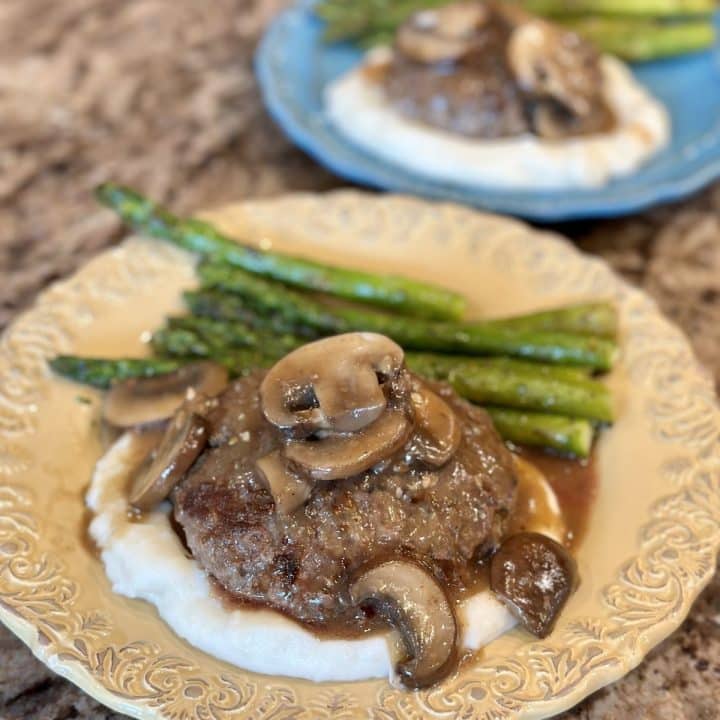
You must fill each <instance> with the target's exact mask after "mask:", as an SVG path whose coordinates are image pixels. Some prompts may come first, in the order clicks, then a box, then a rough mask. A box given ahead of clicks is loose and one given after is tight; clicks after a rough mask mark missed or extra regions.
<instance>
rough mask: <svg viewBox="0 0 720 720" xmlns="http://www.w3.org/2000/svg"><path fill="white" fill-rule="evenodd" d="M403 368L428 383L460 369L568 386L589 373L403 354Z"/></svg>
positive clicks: (560, 367) (496, 360)
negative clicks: (535, 378)
mask: <svg viewBox="0 0 720 720" xmlns="http://www.w3.org/2000/svg"><path fill="white" fill-rule="evenodd" d="M405 360H406V363H407V366H408V367H409V368H410V370H412V371H413V372H416V373H418V375H424V376H425V377H427V378H430V379H431V380H447V379H448V377H449V376H450V374H451V373H452V372H453V371H455V370H456V369H457V368H458V367H460V366H468V365H469V366H471V367H473V366H474V367H490V368H492V369H493V370H496V371H505V372H510V373H516V372H533V373H535V374H537V375H539V376H541V377H546V378H550V379H554V380H562V381H569V382H572V381H574V380H581V381H582V380H588V379H589V378H590V377H591V373H590V370H589V369H588V368H583V367H567V366H564V365H546V364H543V363H536V362H527V361H525V360H515V359H514V358H504V357H495V358H476V357H469V356H466V355H442V354H440V353H419V352H409V353H405Z"/></svg>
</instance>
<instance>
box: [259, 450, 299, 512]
mask: <svg viewBox="0 0 720 720" xmlns="http://www.w3.org/2000/svg"><path fill="white" fill-rule="evenodd" d="M255 467H256V468H257V469H258V471H259V472H260V473H261V474H262V476H263V478H264V479H265V482H266V483H267V485H268V489H269V490H270V494H271V495H272V497H273V500H274V501H275V510H276V511H277V512H278V513H280V514H281V515H289V514H290V513H292V512H293V511H295V510H297V509H298V508H299V507H300V506H301V505H304V504H305V501H306V500H307V499H308V498H309V497H310V493H311V492H312V485H311V484H310V483H309V482H307V480H303V479H302V478H300V477H298V476H297V475H296V474H295V473H293V472H292V471H291V470H290V468H288V465H287V462H286V461H285V460H284V459H283V457H282V454H281V453H280V451H278V450H276V451H275V452H273V453H270V454H269V455H265V456H264V457H261V458H260V459H259V460H258V461H257V462H256V463H255Z"/></svg>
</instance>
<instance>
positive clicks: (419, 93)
mask: <svg viewBox="0 0 720 720" xmlns="http://www.w3.org/2000/svg"><path fill="white" fill-rule="evenodd" d="M713 10H714V4H713V2H712V1H711V0H698V1H697V2H683V1H674V2H656V1H654V0H649V1H648V2H643V3H637V2H632V0H628V2H626V3H622V2H610V3H608V2H606V0H587V1H585V2H578V3H567V2H558V1H557V0H550V1H549V2H533V1H532V0H526V1H525V2H500V1H497V2H491V1H489V0H488V1H484V2H480V1H478V0H476V1H473V2H453V3H447V2H446V1H445V2H443V0H440V1H438V0H410V1H409V2H403V3H388V2H385V1H384V0H375V1H372V0H360V2H357V3H345V2H342V0H323V1H322V2H319V3H318V5H317V6H316V12H317V13H318V14H319V15H320V16H321V17H322V18H323V19H324V20H325V21H326V36H327V38H328V39H329V40H337V39H349V40H359V41H361V42H363V43H364V44H366V45H368V46H372V49H371V50H369V51H368V53H367V54H366V56H365V58H364V60H363V61H362V62H361V63H360V64H359V66H357V67H355V68H354V69H352V70H350V71H349V72H347V73H345V74H343V75H342V76H341V77H339V78H338V79H336V80H334V81H333V82H332V83H330V84H329V86H328V87H327V88H326V89H325V109H326V113H327V117H328V118H329V120H330V122H331V123H332V125H333V126H334V127H335V128H336V129H337V130H338V131H339V132H340V133H341V134H342V135H343V136H345V137H346V138H347V139H348V140H350V141H351V142H352V143H353V144H355V145H357V146H358V147H360V148H362V149H363V150H365V151H367V152H368V153H370V154H372V155H374V156H376V157H378V158H380V159H382V160H385V161H387V162H389V163H392V164H394V165H396V166H400V167H402V168H405V169H407V170H410V171H413V172H415V173H418V174H420V175H423V176H426V177H429V178H432V179H435V180H442V181H446V182H451V183H454V184H460V185H471V186H483V187H496V188H507V189H512V188H526V189H536V190H537V189H559V188H584V187H599V186H603V185H606V184H607V183H609V182H610V181H611V180H612V179H613V178H619V177H623V176H627V175H630V174H632V173H633V172H634V171H636V170H637V169H638V168H639V167H640V166H642V165H643V164H645V163H647V162H648V161H649V160H650V159H651V158H653V157H654V156H656V155H657V154H658V153H659V152H660V151H661V150H662V149H663V148H664V147H665V146H666V145H667V144H668V142H669V139H670V135H671V124H670V116H669V114H668V112H667V110H666V108H665V107H663V105H662V103H661V102H659V101H658V100H657V99H656V98H654V97H652V95H651V94H650V93H649V92H648V91H647V90H646V88H645V87H643V85H642V84H641V83H640V82H639V81H638V80H637V78H636V77H635V76H634V75H633V73H632V72H631V71H630V69H629V68H628V67H627V66H626V65H625V64H624V62H623V61H622V60H621V59H620V58H619V57H617V55H618V54H620V55H623V56H624V57H626V58H630V59H636V60H637V59H640V60H643V59H648V58H651V57H657V56H665V55H673V54H680V53H683V52H687V51H693V50H699V49H705V48H707V47H708V46H710V45H712V43H713V37H714V33H713V25H712V19H711V13H712V12H713ZM531 11H535V12H538V13H541V14H543V15H546V16H548V17H538V16H537V15H534V14H532V13H531ZM588 12H597V13H599V15H598V17H595V18H592V19H588V18H587V13H588ZM653 15H657V16H660V17H659V18H654V17H653Z"/></svg>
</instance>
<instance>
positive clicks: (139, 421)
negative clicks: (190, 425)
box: [103, 362, 228, 428]
mask: <svg viewBox="0 0 720 720" xmlns="http://www.w3.org/2000/svg"><path fill="white" fill-rule="evenodd" d="M227 383H228V374H227V370H225V368H223V367H222V366H220V365H217V364H215V363H212V362H199V363H192V364H190V365H184V366H183V367H181V368H179V369H177V370H175V371H174V372H171V373H167V374H165V375H157V376H156V377H150V378H133V379H131V380H124V381H123V382H119V383H117V384H116V385H113V387H112V388H111V389H110V390H109V391H108V393H107V395H106V397H105V403H104V405H103V419H104V420H106V421H107V422H108V423H110V424H111V425H114V426H115V427H119V428H129V427H134V426H137V425H149V424H152V423H157V422H163V421H165V420H167V419H168V418H169V417H170V416H171V415H172V414H173V413H174V412H175V411H176V410H177V409H178V408H179V407H180V405H182V403H183V401H184V400H186V399H187V398H188V397H189V398H190V399H192V398H193V397H195V396H196V395H197V394H203V395H208V396H212V395H217V394H218V393H220V392H221V391H222V390H223V389H224V387H225V386H226V385H227Z"/></svg>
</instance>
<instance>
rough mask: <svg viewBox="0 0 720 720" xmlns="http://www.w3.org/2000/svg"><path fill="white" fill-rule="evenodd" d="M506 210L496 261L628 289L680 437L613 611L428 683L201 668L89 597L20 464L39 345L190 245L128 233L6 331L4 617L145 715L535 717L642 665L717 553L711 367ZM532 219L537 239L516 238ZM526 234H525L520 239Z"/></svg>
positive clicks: (632, 369) (667, 427)
mask: <svg viewBox="0 0 720 720" xmlns="http://www.w3.org/2000/svg"><path fill="white" fill-rule="evenodd" d="M279 203H281V204H282V205H283V212H282V213H278V215H282V216H283V217H285V218H287V222H292V223H293V225H294V226H295V227H296V228H298V227H301V228H304V229H306V230H310V229H312V228H313V227H317V226H318V222H322V225H323V227H325V228H326V230H327V227H333V226H334V227H351V228H352V227H356V228H357V229H358V232H360V231H362V232H366V229H367V223H365V220H367V217H368V207H370V206H371V207H372V209H373V210H375V211H380V212H375V213H374V214H373V217H374V220H373V222H379V223H381V224H382V223H385V225H386V226H387V227H386V229H385V232H386V233H393V232H395V233H396V234H397V235H398V238H396V240H397V241H401V240H400V239H399V238H400V235H402V237H403V238H404V239H403V240H402V241H403V242H411V241H410V240H408V239H407V237H408V235H410V233H408V232H407V223H408V222H411V223H418V222H419V223H422V222H425V223H432V222H439V223H440V224H441V225H442V224H443V223H447V222H450V223H451V224H452V223H454V225H455V227H456V229H458V230H459V232H460V235H459V236H458V237H456V238H455V242H459V243H463V244H464V245H465V246H466V247H465V252H466V253H467V254H468V255H470V256H475V257H477V253H478V248H479V244H478V243H476V242H475V240H474V239H473V238H474V234H475V233H474V232H473V228H474V227H476V226H477V228H480V227H487V223H488V222H495V221H497V222H499V221H498V220H497V219H496V218H492V217H491V216H485V215H482V214H480V213H476V212H473V211H470V210H467V209H463V208H458V207H455V206H451V205H445V204H432V203H426V202H421V201H418V200H415V199H411V198H405V197H402V196H385V197H380V198H377V197H370V196H367V195H362V194H360V193H353V192H339V193H332V194H330V195H325V196H311V195H293V196H287V197H284V198H280V199H278V200H272V201H267V202H264V203H263V202H259V203H251V204H247V205H245V206H243V207H244V208H252V209H255V210H258V211H259V212H260V214H262V212H263V211H264V209H265V210H268V208H271V209H272V211H273V212H276V211H277V207H278V204H279ZM268 212H269V210H268ZM320 215H322V220H321V221H320V220H319V219H318V218H319V216H320ZM410 217H412V218H413V219H412V220H408V218H410ZM398 218H400V219H401V220H398ZM504 222H505V221H502V223H504ZM353 223H354V225H353ZM502 223H501V224H502ZM483 224H484V225H483ZM396 225H397V227H395V226H396ZM394 227H395V229H393V228H394ZM505 227H506V228H507V232H504V233H499V234H498V236H497V238H496V240H495V241H494V242H488V243H480V245H484V247H483V252H484V254H485V258H486V260H488V261H492V262H493V263H494V264H495V266H497V267H505V266H506V265H507V264H508V263H517V262H520V263H522V265H523V267H524V268H526V269H527V271H528V272H529V273H531V274H532V276H533V278H534V281H537V282H540V283H543V284H547V283H551V284H553V283H554V284H555V285H557V284H560V285H563V286H567V287H569V288H578V287H581V288H583V289H585V290H588V291H592V292H595V293H597V294H598V295H605V296H609V297H612V298H614V299H615V300H616V301H617V302H618V305H619V307H620V309H621V313H622V321H623V327H624V331H625V334H626V337H627V338H629V339H631V340H636V341H637V342H629V343H628V345H627V349H626V352H625V360H624V361H625V364H626V366H627V369H628V373H629V376H630V378H631V380H632V381H633V382H637V383H640V384H643V386H644V387H647V388H649V389H650V391H651V397H652V401H651V402H648V403H647V407H646V408H645V412H646V420H647V422H648V423H650V424H651V426H652V429H653V434H654V436H655V437H656V438H657V439H658V441H659V442H662V443H666V444H667V445H668V446H670V447H672V457H671V459H670V460H668V461H667V462H665V463H664V465H663V469H662V473H663V477H664V481H665V482H666V483H667V484H668V486H671V487H672V488H673V492H672V493H669V494H666V495H665V496H663V497H661V498H659V499H658V500H656V501H655V502H654V504H653V505H652V508H651V511H650V515H649V516H648V517H647V519H646V521H645V522H644V525H643V527H642V530H641V533H640V537H639V541H638V547H637V548H636V552H635V554H634V555H633V556H631V557H628V558H627V559H626V561H625V562H624V563H623V564H622V566H621V567H620V568H619V572H618V573H617V576H616V577H615V578H614V579H613V581H612V582H611V583H610V584H609V585H607V586H606V587H605V588H604V589H603V590H602V596H603V608H604V611H603V613H601V614H598V615H597V616H594V617H583V618H579V619H574V620H573V621H572V622H566V623H564V624H563V623H561V625H560V627H559V628H558V630H557V631H556V632H555V633H553V635H551V636H550V638H548V639H546V640H544V641H536V642H530V643H527V644H525V645H523V646H522V647H521V648H520V649H519V650H518V651H517V652H516V653H515V654H514V655H513V656H512V657H508V658H502V659H501V660H500V661H498V659H497V658H493V657H492V656H489V657H487V658H484V659H482V660H480V661H479V662H478V663H477V664H476V665H473V666H472V667H471V668H469V669H468V670H466V671H463V672H461V673H459V674H457V675H456V676H454V677H452V678H450V679H448V681H447V682H445V683H443V684H442V685H440V686H438V687H436V688H433V689H430V690H428V691H423V692H419V693H403V692H398V691H395V690H393V689H392V688H391V687H390V686H388V685H387V683H384V682H376V683H372V684H370V685H368V684H356V685H350V684H345V685H342V686H338V688H337V689H333V686H330V685H326V684H322V685H317V686H312V684H309V683H303V682H302V681H294V680H292V679H289V678H273V679H271V680H268V679H267V678H263V677H260V676H257V675H252V674H250V673H247V672H243V671H242V670H239V669H234V668H230V667H228V668H227V671H223V672H220V673H215V674H207V673H203V669H202V667H200V665H198V663H197V662H195V661H194V660H191V659H188V658H187V657H181V656H178V655H177V654H168V653H167V652H165V651H164V650H163V648H162V647H160V645H159V644H157V643H153V642H148V641H141V640H137V641H134V642H129V643H127V642H120V641H118V639H117V637H116V635H115V634H114V633H115V632H116V628H114V627H113V621H112V619H111V618H110V617H108V615H107V614H106V613H105V612H104V611H103V610H100V609H96V610H88V609H86V608H81V607H80V606H79V605H80V604H79V603H78V598H79V595H80V593H81V588H80V587H79V585H78V583H77V582H76V581H75V580H74V579H73V578H72V577H71V573H70V572H69V569H68V567H67V566H66V563H65V562H64V561H63V559H62V557H61V555H60V553H59V552H57V551H56V550H55V549H53V548H52V547H50V546H48V543H47V542H46V541H44V540H43V520H42V519H41V518H40V517H39V516H37V514H36V512H35V510H34V502H35V499H34V497H33V492H32V490H31V489H30V488H29V487H28V486H27V485H26V484H24V483H23V476H24V475H25V474H27V473H28V471H31V470H32V469H33V456H32V452H31V450H30V449H29V447H28V440H29V439H30V438H32V435H33V433H34V432H35V429H36V417H37V413H38V408H39V406H40V405H41V403H42V400H43V393H44V391H46V390H47V388H48V387H49V386H50V384H51V383H53V382H56V381H54V380H53V379H52V378H51V377H50V376H49V373H48V371H47V368H46V359H47V358H48V357H51V356H53V355H54V354H56V353H58V352H61V351H67V350H69V349H70V347H71V346H72V342H73V337H74V336H75V335H76V334H77V333H79V332H81V331H82V327H83V323H87V322H88V313H89V312H90V311H89V308H90V307H91V306H92V303H93V302H94V300H95V299H97V298H106V297H108V296H109V295H113V294H114V295H115V296H116V297H117V298H120V299H122V298H123V297H129V296H131V294H132V293H133V292H135V291H136V290H137V289H138V288H139V287H141V286H142V285H143V284H147V283H152V282H155V281H156V280H157V278H158V277H159V274H160V273H162V272H163V271H164V268H166V267H167V266H168V264H169V263H170V264H172V263H181V262H187V261H183V260H182V258H181V255H180V253H178V251H175V250H173V249H172V248H166V247H165V246H162V245H159V244H157V243H152V244H151V243H147V242H144V241H136V240H130V241H127V242H126V243H125V244H124V245H122V246H121V247H119V248H116V249H114V250H111V251H109V252H106V253H104V254H103V255H101V256H99V257H98V258H96V259H95V260H93V261H91V262H90V263H89V264H87V265H86V266H85V267H84V268H83V269H81V270H80V271H79V272H78V273H77V274H76V275H74V276H73V277H71V278H70V279H69V280H66V281H64V282H61V283H58V284H56V285H54V286H52V288H50V289H49V290H47V291H45V292H44V293H43V294H42V295H41V296H40V297H39V298H38V300H37V302H36V304H35V306H34V307H33V308H32V309H30V310H29V311H28V312H26V313H24V314H23V315H21V316H20V317H19V318H18V319H17V320H16V321H15V322H14V323H13V324H12V325H11V327H10V328H9V329H8V330H7V332H6V333H5V335H4V336H3V338H2V342H1V343H0V428H1V429H2V436H1V438H0V620H2V621H3V622H4V623H5V624H6V625H8V627H10V629H11V630H13V631H14V632H15V633H16V634H17V635H18V636H20V637H21V638H22V639H23V641H24V642H25V643H26V644H28V645H29V646H30V648H31V649H32V651H33V652H34V653H35V655H36V656H37V657H38V658H40V659H41V660H42V661H43V662H45V663H47V664H48V665H49V666H50V667H51V668H52V669H53V670H55V671H56V672H58V673H60V674H61V675H63V676H65V677H67V678H68V679H70V680H71V681H72V682H74V683H75V684H77V685H79V686H80V687H81V688H82V689H83V690H85V691H86V692H88V693H90V694H91V695H93V696H95V697H96V698H97V699H98V700H100V701H101V702H103V703H104V704H106V705H108V706H110V707H113V708H115V709H117V710H119V711H121V712H126V713H128V714H132V715H134V716H136V717H141V718H178V719H179V718H187V719H188V720H190V719H191V718H197V720H206V719H212V720H223V719H224V718H230V717H238V715H239V714H242V715H243V716H246V717H252V718H275V719H287V720H289V719H290V718H293V719H295V720H301V719H309V718H313V719H315V718H324V717H328V718H330V717H332V718H340V719H341V720H345V719H349V718H356V717H357V718H359V717H368V718H375V719H377V720H381V719H382V720H390V719H391V718H397V719H398V720H411V719H413V720H414V719H415V718H417V717H421V716H422V717H425V716H427V717H438V718H448V719H450V718H457V717H466V718H482V719H483V720H491V719H492V720H498V719H499V718H509V717H528V718H529V717H540V716H544V715H546V714H549V713H557V712H560V711H561V710H563V709H566V708H568V707H571V706H572V705H574V704H575V703H577V702H578V701H579V700H581V699H582V698H583V697H584V696H586V695H587V694H589V693H590V692H592V691H593V690H595V689H597V688H599V687H600V686H602V685H605V684H607V683H609V682H612V681H613V680H616V679H618V678H619V677H621V676H622V675H623V674H625V673H626V672H628V671H629V670H630V669H632V668H633V667H635V665H637V664H638V663H639V662H640V660H641V659H642V657H643V656H644V654H645V653H646V652H647V651H648V650H649V649H650V648H651V647H652V646H654V645H655V644H656V643H657V642H659V641H660V640H661V639H663V638H664V637H666V636H667V635H668V634H669V633H670V632H672V631H673V630H674V629H675V628H676V627H677V626H678V625H679V624H680V622H681V621H682V619H683V618H684V616H685V614H686V613H687V611H688V610H689V608H690V606H691V604H692V602H693V600H694V599H695V598H696V597H697V595H698V594H699V592H700V591H701V590H702V588H703V587H704V586H705V585H706V584H707V583H708V582H709V580H710V578H711V577H712V575H713V573H714V571H715V561H716V555H717V552H718V550H719V549H720V413H718V410H717V407H716V401H715V394H714V389H713V385H712V383H711V381H710V378H709V377H708V375H707V373H705V372H704V371H703V370H702V369H701V368H700V366H699V364H698V363H697V361H696V360H695V359H694V357H693V355H692V351H691V350H690V348H689V346H688V343H687V341H686V340H685V339H684V337H683V336H682V334H681V333H680V332H679V331H678V330H677V329H676V328H674V327H673V326H672V325H670V323H668V322H667V321H666V320H665V319H663V318H662V317H661V316H660V314H659V312H658V311H657V309H656V307H655V305H654V303H653V302H652V301H651V300H650V299H649V298H647V297H646V296H644V295H642V294H641V293H640V292H639V291H637V290H634V289H631V288H629V287H628V286H627V285H625V284H624V283H623V282H622V281H621V280H619V279H618V278H617V277H616V276H615V275H614V274H613V273H612V272H611V271H610V270H609V269H608V268H607V267H606V266H605V265H604V264H603V263H602V262H600V261H598V260H591V259H588V258H585V257H584V256H582V255H581V254H580V253H579V252H578V251H577V250H576V249H575V248H574V247H572V246H571V245H570V243H568V242H567V241H565V240H562V239H559V238H557V237H556V236H553V235H550V234H547V233H537V232H535V231H530V230H529V229H527V228H525V226H523V225H522V224H520V223H517V222H514V221H508V223H507V225H506V226H505ZM529 233H532V235H533V240H532V247H529V246H528V245H527V243H525V244H522V238H523V235H524V236H525V240H527V235H528V234H529ZM438 241H440V240H438ZM518 248H524V250H523V251H522V252H521V253H520V254H519V255H518V254H517V253H516V252H515V251H516V250H517V249H518ZM365 687H371V688H372V692H373V695H372V703H371V705H367V704H365V703H364V702H363V701H362V700H361V699H360V695H359V689H360V688H365ZM356 689H357V690H356Z"/></svg>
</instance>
